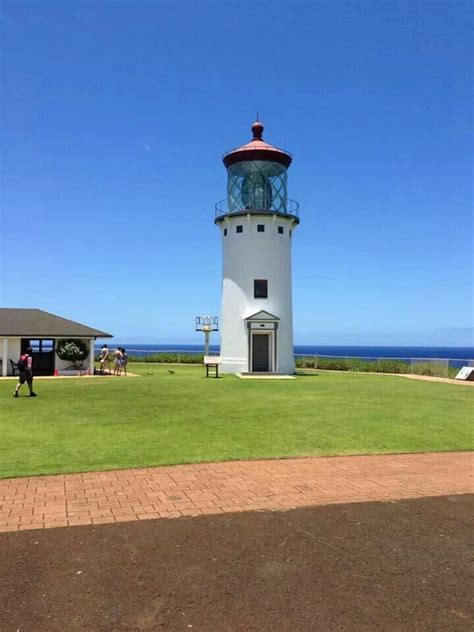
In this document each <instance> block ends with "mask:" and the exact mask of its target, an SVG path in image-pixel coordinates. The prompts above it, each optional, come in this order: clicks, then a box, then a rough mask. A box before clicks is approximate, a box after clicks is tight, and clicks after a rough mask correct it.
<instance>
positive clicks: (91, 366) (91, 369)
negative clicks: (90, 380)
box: [89, 338, 95, 375]
mask: <svg viewBox="0 0 474 632" xmlns="http://www.w3.org/2000/svg"><path fill="white" fill-rule="evenodd" d="M94 343H95V338H91V339H90V343H89V344H90V347H89V375H94V357H95V349H94Z"/></svg>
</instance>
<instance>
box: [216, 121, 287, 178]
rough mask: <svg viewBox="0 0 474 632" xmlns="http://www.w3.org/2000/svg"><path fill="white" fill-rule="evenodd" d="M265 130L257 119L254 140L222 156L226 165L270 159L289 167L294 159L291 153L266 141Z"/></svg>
mask: <svg viewBox="0 0 474 632" xmlns="http://www.w3.org/2000/svg"><path fill="white" fill-rule="evenodd" d="M263 130H264V127H263V124H262V123H261V122H260V121H255V123H254V124H253V125H252V134H253V138H252V140H251V141H250V142H249V143H247V144H246V145H242V147H239V148H238V149H233V150H232V151H229V152H228V153H227V154H224V157H223V158H222V160H223V162H224V165H225V166H226V167H230V165H234V164H235V163H236V162H243V161H244V160H270V161H273V162H279V163H280V164H282V165H284V166H285V167H289V166H290V164H291V161H292V156H291V154H290V153H288V152H287V151H284V150H283V149H278V148H277V147H273V145H270V144H269V143H266V142H265V141H264V140H263V138H262V134H263Z"/></svg>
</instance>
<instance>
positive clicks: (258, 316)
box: [245, 309, 280, 322]
mask: <svg viewBox="0 0 474 632" xmlns="http://www.w3.org/2000/svg"><path fill="white" fill-rule="evenodd" d="M245 320H246V321H247V322H251V321H252V322H255V321H256V322H259V321H260V322H262V321H266V322H268V321H273V322H275V321H277V320H280V319H279V318H278V316H274V315H273V314H270V312H266V311H265V310H264V309H262V310H260V311H259V312H256V313H255V314H252V315H251V316H247V318H245Z"/></svg>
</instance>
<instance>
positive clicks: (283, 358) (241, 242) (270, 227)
mask: <svg viewBox="0 0 474 632" xmlns="http://www.w3.org/2000/svg"><path fill="white" fill-rule="evenodd" d="M257 224H264V226H265V232H263V233H259V232H257ZM238 225H241V226H243V232H242V233H237V232H236V227H237V226H238ZM278 226H283V230H284V233H283V235H280V234H279V233H278ZM218 227H219V229H220V231H221V238H222V247H223V269H222V312H221V321H220V330H221V370H222V372H223V373H238V372H241V371H248V370H249V363H248V333H247V327H246V322H245V319H246V318H248V317H249V316H251V315H252V314H255V313H256V312H258V311H260V310H265V311H267V312H270V313H271V314H273V315H275V316H277V317H278V318H279V319H280V320H279V323H278V341H277V366H276V367H275V370H276V371H279V372H282V373H289V374H291V373H294V366H295V365H294V357H293V307H292V289H291V244H292V237H290V236H289V231H290V230H291V231H292V232H293V231H294V229H295V225H294V221H293V220H292V219H291V218H286V217H279V216H277V215H269V216H263V215H244V216H228V217H226V219H225V220H223V221H221V222H220V223H219V224H218ZM226 228H227V235H226V236H224V229H226ZM254 279H266V280H267V281H268V298H267V299H256V298H254Z"/></svg>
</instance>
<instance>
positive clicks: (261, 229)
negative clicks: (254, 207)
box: [257, 224, 265, 233]
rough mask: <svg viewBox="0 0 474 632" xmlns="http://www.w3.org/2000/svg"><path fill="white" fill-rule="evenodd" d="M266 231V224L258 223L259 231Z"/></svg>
mask: <svg viewBox="0 0 474 632" xmlns="http://www.w3.org/2000/svg"><path fill="white" fill-rule="evenodd" d="M264 232H265V224H257V233H264Z"/></svg>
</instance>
